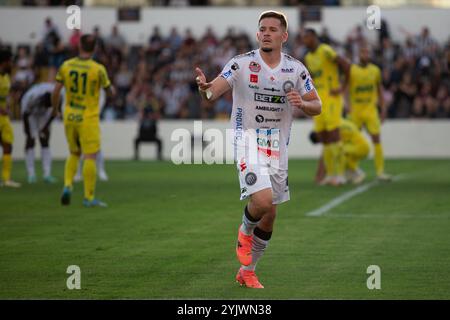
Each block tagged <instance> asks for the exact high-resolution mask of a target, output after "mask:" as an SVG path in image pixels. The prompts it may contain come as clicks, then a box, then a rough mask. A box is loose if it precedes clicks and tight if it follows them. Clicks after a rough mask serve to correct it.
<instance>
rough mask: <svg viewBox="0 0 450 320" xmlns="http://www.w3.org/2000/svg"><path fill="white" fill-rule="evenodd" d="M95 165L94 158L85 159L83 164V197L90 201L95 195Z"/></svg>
mask: <svg viewBox="0 0 450 320" xmlns="http://www.w3.org/2000/svg"><path fill="white" fill-rule="evenodd" d="M96 178H97V165H96V163H95V159H85V160H84V164H83V180H84V198H85V199H87V200H89V201H92V200H94V196H95V183H96Z"/></svg>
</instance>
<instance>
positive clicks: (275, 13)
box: [258, 10, 288, 30]
mask: <svg viewBox="0 0 450 320" xmlns="http://www.w3.org/2000/svg"><path fill="white" fill-rule="evenodd" d="M265 18H275V19H278V20H280V23H281V25H282V26H283V27H284V29H285V30H287V29H288V21H287V18H286V15H285V14H284V13H283V12H280V11H275V10H269V11H264V12H263V13H261V15H260V16H259V20H258V24H259V23H260V22H261V20H262V19H265Z"/></svg>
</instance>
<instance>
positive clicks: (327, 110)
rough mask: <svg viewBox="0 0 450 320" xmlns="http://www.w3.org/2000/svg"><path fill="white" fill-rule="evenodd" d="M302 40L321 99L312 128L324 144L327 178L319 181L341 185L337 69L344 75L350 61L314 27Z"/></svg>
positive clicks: (341, 158) (308, 30)
mask: <svg viewBox="0 0 450 320" xmlns="http://www.w3.org/2000/svg"><path fill="white" fill-rule="evenodd" d="M303 41H304V43H305V45H306V47H307V48H308V53H307V54H306V56H305V62H306V66H307V67H308V70H309V71H310V73H311V76H312V79H313V81H314V86H315V87H316V90H317V92H318V93H319V96H320V99H321V100H322V113H321V114H320V115H318V116H316V117H314V130H315V131H316V132H317V134H318V135H319V136H320V141H321V142H322V143H323V157H324V162H325V169H326V177H325V178H324V179H323V181H321V183H320V184H331V185H340V184H343V183H345V178H344V176H343V175H344V172H342V167H343V166H342V161H343V154H342V143H341V138H340V135H339V125H340V122H341V119H342V112H343V106H344V103H343V97H342V94H341V91H342V85H341V82H340V79H339V76H340V73H339V69H341V70H342V71H343V72H344V74H345V77H346V78H347V77H348V72H349V68H350V63H349V62H348V61H347V60H346V59H345V58H343V57H342V56H340V55H339V54H337V53H336V51H334V49H333V48H332V47H330V46H329V45H327V44H325V43H320V41H319V38H318V37H317V34H316V32H315V30H314V29H306V30H305V33H304V35H303ZM345 82H346V81H344V83H345Z"/></svg>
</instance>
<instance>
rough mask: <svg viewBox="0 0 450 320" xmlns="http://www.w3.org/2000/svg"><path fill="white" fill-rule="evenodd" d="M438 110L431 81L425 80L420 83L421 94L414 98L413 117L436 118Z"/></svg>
mask: <svg viewBox="0 0 450 320" xmlns="http://www.w3.org/2000/svg"><path fill="white" fill-rule="evenodd" d="M436 111H437V101H436V99H435V98H434V97H433V94H432V87H431V83H430V82H429V81H425V82H423V83H422V84H421V85H420V89H419V94H418V95H416V97H415V98H414V102H413V109H412V112H411V117H413V118H435V117H436Z"/></svg>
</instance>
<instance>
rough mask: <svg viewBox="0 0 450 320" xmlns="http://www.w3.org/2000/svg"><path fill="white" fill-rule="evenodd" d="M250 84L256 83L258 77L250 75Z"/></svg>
mask: <svg viewBox="0 0 450 320" xmlns="http://www.w3.org/2000/svg"><path fill="white" fill-rule="evenodd" d="M250 82H252V83H258V75H257V74H251V75H250Z"/></svg>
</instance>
